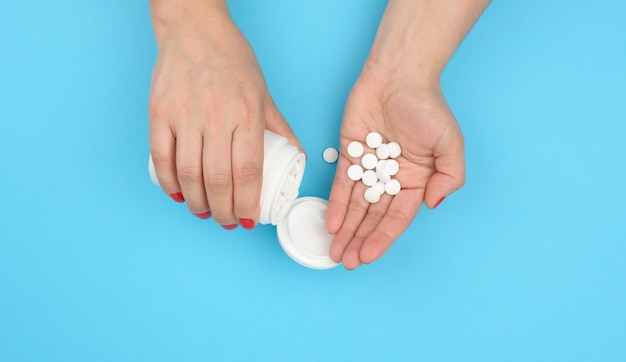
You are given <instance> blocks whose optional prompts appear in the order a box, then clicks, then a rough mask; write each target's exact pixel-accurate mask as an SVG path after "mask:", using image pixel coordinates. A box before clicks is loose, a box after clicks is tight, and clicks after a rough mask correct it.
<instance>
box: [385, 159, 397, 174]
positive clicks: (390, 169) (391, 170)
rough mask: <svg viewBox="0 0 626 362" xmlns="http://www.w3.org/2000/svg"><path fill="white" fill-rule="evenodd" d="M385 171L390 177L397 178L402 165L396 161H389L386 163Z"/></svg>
mask: <svg viewBox="0 0 626 362" xmlns="http://www.w3.org/2000/svg"><path fill="white" fill-rule="evenodd" d="M384 170H385V171H386V172H387V174H389V176H395V175H396V174H397V173H398V171H400V164H399V163H398V161H396V160H387V162H385V166H384Z"/></svg>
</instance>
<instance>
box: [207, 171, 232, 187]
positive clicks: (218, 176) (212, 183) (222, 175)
mask: <svg viewBox="0 0 626 362" xmlns="http://www.w3.org/2000/svg"><path fill="white" fill-rule="evenodd" d="M205 182H206V185H207V187H208V188H209V189H211V190H212V191H213V192H223V191H227V190H228V189H230V186H231V182H232V180H231V176H230V174H229V173H228V172H226V171H225V170H213V171H211V172H209V174H208V175H207V177H206V180H205Z"/></svg>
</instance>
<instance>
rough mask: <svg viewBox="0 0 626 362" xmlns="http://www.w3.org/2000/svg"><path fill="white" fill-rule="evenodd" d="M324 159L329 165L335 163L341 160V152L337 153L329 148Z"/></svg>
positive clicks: (325, 151)
mask: <svg viewBox="0 0 626 362" xmlns="http://www.w3.org/2000/svg"><path fill="white" fill-rule="evenodd" d="M323 157H324V161H326V162H328V163H333V162H335V161H337V159H338V158H339V152H337V150H336V149H334V148H332V147H328V148H327V149H325V150H324V154H323Z"/></svg>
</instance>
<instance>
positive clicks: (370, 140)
mask: <svg viewBox="0 0 626 362" xmlns="http://www.w3.org/2000/svg"><path fill="white" fill-rule="evenodd" d="M365 143H367V145H368V146H369V147H371V148H377V147H378V146H380V145H381V144H382V143H383V136H381V135H380V133H378V132H370V133H368V134H367V137H366V138H365Z"/></svg>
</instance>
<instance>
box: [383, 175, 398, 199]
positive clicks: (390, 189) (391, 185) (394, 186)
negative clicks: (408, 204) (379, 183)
mask: <svg viewBox="0 0 626 362" xmlns="http://www.w3.org/2000/svg"><path fill="white" fill-rule="evenodd" d="M400 189H402V186H401V185H400V181H398V180H396V179H395V178H394V179H391V180H389V182H387V183H386V184H385V192H386V193H388V194H389V195H391V196H394V195H397V194H398V192H400Z"/></svg>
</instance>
